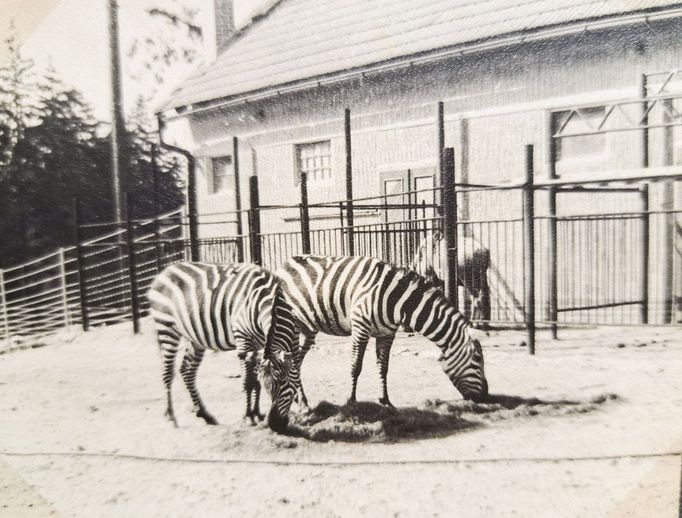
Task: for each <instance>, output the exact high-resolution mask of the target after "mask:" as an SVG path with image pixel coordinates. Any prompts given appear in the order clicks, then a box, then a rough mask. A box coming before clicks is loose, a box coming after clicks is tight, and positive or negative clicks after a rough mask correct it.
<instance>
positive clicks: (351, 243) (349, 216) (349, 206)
mask: <svg viewBox="0 0 682 518" xmlns="http://www.w3.org/2000/svg"><path fill="white" fill-rule="evenodd" d="M344 133H345V137H346V223H347V225H348V255H355V237H354V235H353V223H354V221H353V158H352V148H351V132H350V110H349V109H348V108H346V111H345V116H344Z"/></svg>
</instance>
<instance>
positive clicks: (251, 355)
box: [239, 346, 260, 425]
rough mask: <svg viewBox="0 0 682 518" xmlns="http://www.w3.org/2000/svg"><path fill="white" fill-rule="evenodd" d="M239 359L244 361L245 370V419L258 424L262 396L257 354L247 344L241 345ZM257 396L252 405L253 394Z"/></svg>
mask: <svg viewBox="0 0 682 518" xmlns="http://www.w3.org/2000/svg"><path fill="white" fill-rule="evenodd" d="M239 359H240V360H241V362H242V368H243V370H244V376H243V378H244V393H245V394H246V413H245V414H244V419H250V421H251V424H252V425H255V424H256V419H255V418H256V415H258V399H259V397H260V389H258V390H257V389H256V386H257V385H260V383H259V382H258V375H257V373H256V364H257V354H256V353H255V352H252V351H249V350H248V347H247V346H242V347H240V353H239ZM252 395H254V396H256V398H255V401H254V403H255V404H254V405H253V407H252V406H251V402H252V401H251V396H252Z"/></svg>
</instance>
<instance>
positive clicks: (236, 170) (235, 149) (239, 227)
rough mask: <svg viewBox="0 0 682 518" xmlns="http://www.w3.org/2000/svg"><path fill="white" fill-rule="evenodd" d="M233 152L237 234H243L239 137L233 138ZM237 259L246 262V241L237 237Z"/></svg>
mask: <svg viewBox="0 0 682 518" xmlns="http://www.w3.org/2000/svg"><path fill="white" fill-rule="evenodd" d="M232 154H233V157H234V207H235V210H236V211H237V236H241V235H242V232H243V229H242V188H241V181H240V179H239V139H238V138H237V137H233V138H232ZM237 261H238V262H240V263H243V262H244V242H243V241H242V239H241V237H238V238H237Z"/></svg>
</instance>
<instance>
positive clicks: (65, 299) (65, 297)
mask: <svg viewBox="0 0 682 518" xmlns="http://www.w3.org/2000/svg"><path fill="white" fill-rule="evenodd" d="M57 267H58V268H59V279H60V281H61V289H62V290H61V291H62V311H63V313H64V327H71V318H70V316H69V294H68V286H67V282H66V264H65V261H64V247H60V248H59V251H58V252H57ZM0 289H1V288H0Z"/></svg>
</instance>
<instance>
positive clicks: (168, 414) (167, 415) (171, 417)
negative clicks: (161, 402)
mask: <svg viewBox="0 0 682 518" xmlns="http://www.w3.org/2000/svg"><path fill="white" fill-rule="evenodd" d="M163 416H164V417H165V418H166V419H168V420H169V421H170V422H171V423H173V426H174V427H175V428H178V421H177V419H175V415H174V414H173V412H171V411H170V410H166V412H165V413H164V414H163Z"/></svg>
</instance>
